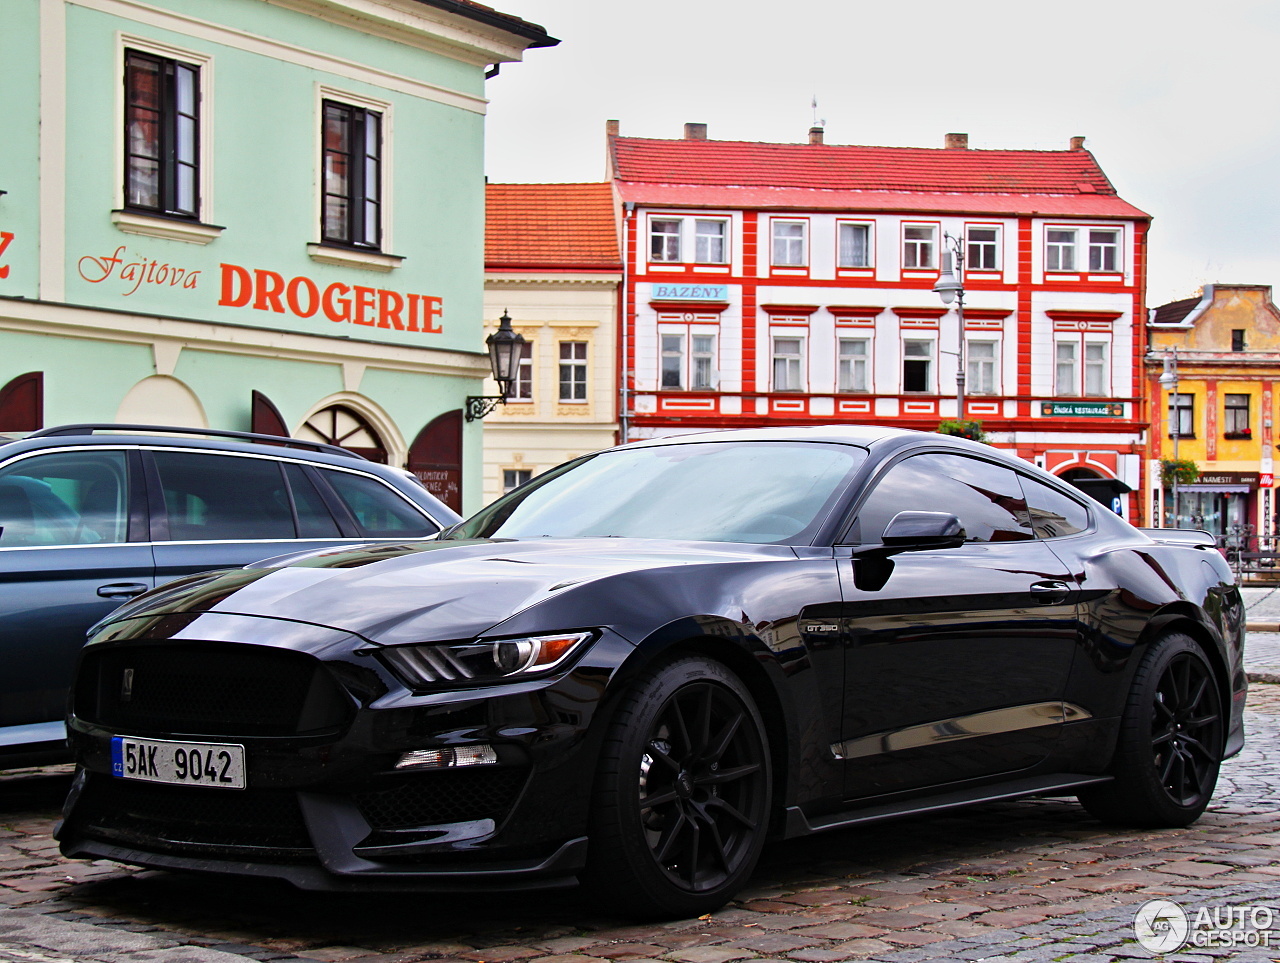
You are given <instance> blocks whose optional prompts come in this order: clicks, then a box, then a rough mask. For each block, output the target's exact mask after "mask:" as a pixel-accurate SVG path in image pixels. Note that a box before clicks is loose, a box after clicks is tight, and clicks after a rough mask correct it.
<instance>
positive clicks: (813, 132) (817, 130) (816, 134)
mask: <svg viewBox="0 0 1280 963" xmlns="http://www.w3.org/2000/svg"><path fill="white" fill-rule="evenodd" d="M809 143H810V144H821V143H822V128H821V127H810V128H809Z"/></svg>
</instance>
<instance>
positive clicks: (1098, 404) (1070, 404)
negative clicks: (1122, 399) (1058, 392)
mask: <svg viewBox="0 0 1280 963" xmlns="http://www.w3.org/2000/svg"><path fill="white" fill-rule="evenodd" d="M1040 414H1041V415H1043V416H1044V417H1046V418H1123V417H1124V405H1123V404H1117V403H1113V402H1110V401H1046V402H1044V403H1042V404H1041V405H1040Z"/></svg>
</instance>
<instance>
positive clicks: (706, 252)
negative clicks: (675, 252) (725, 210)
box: [693, 217, 729, 264]
mask: <svg viewBox="0 0 1280 963" xmlns="http://www.w3.org/2000/svg"><path fill="white" fill-rule="evenodd" d="M693 227H694V252H693V259H694V261H695V262H697V263H698V264H725V263H727V262H728V260H729V258H728V256H727V254H728V234H729V222H728V221H722V220H717V219H713V218H702V217H700V218H696V219H695V220H694V222H693Z"/></svg>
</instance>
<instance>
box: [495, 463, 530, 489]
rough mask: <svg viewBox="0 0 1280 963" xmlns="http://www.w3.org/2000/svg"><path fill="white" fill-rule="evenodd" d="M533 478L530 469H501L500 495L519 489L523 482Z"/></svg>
mask: <svg viewBox="0 0 1280 963" xmlns="http://www.w3.org/2000/svg"><path fill="white" fill-rule="evenodd" d="M532 477H533V469H532V468H504V469H502V494H504V495H505V494H506V493H507V492H509V491H513V490H514V489H517V488H519V487H520V486H521V485H523V484H524V483H525V482H527V481H528V480H529V479H531V478H532Z"/></svg>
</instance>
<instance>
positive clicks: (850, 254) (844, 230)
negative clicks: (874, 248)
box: [838, 221, 871, 268]
mask: <svg viewBox="0 0 1280 963" xmlns="http://www.w3.org/2000/svg"><path fill="white" fill-rule="evenodd" d="M838 253H839V261H838V266H839V267H842V268H864V267H871V225H870V224H854V223H852V222H849V221H841V222H840V237H839V252H838Z"/></svg>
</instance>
